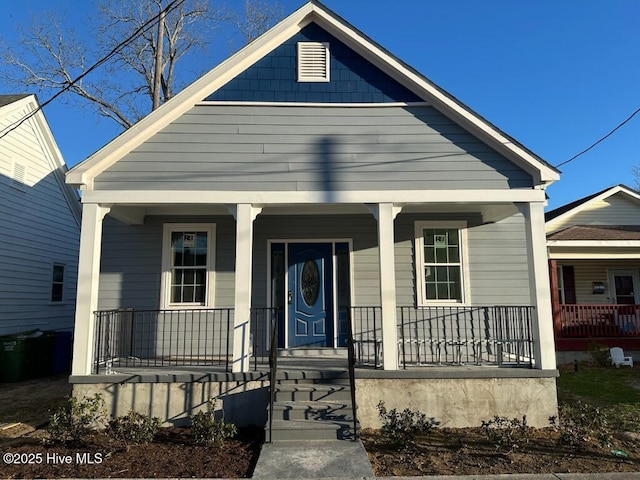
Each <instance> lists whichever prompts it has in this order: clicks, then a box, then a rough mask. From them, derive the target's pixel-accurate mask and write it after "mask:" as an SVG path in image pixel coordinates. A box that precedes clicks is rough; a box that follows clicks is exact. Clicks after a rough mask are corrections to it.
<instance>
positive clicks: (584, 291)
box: [558, 259, 640, 304]
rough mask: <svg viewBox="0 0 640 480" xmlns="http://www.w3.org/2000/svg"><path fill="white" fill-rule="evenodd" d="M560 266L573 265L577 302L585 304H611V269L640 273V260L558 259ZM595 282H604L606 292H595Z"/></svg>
mask: <svg viewBox="0 0 640 480" xmlns="http://www.w3.org/2000/svg"><path fill="white" fill-rule="evenodd" d="M558 266H572V267H573V271H574V276H575V286H576V302H577V303H579V304H580V303H585V304H609V303H615V301H613V302H612V301H611V297H610V294H611V285H610V284H609V275H608V272H609V271H611V270H626V271H636V272H637V273H638V274H640V260H633V259H625V260H615V259H608V260H558ZM593 282H602V283H604V294H594V293H593Z"/></svg>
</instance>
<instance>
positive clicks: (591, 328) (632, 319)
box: [549, 250, 640, 351]
mask: <svg viewBox="0 0 640 480" xmlns="http://www.w3.org/2000/svg"><path fill="white" fill-rule="evenodd" d="M551 255H552V256H559V254H557V253H554V251H553V250H552V253H551ZM619 255H621V254H619ZM574 256H575V255H573V256H571V255H569V254H566V253H565V254H564V255H563V258H557V259H556V258H552V259H551V260H550V261H549V271H550V273H551V293H552V295H551V302H552V312H553V325H554V334H555V343H556V349H557V350H558V351H588V350H589V347H590V346H591V345H592V344H594V343H597V344H601V345H607V346H609V347H613V346H618V347H622V348H624V349H625V350H639V349H640V303H639V300H640V297H638V294H639V293H640V281H639V280H638V278H639V277H638V268H640V263H639V262H638V260H637V259H636V258H635V257H630V258H624V257H623V258H607V257H606V255H603V254H602V253H599V256H597V255H592V256H588V257H586V258H573V257H574ZM567 257H568V258H567ZM591 257H593V258H591ZM603 257H604V258H603Z"/></svg>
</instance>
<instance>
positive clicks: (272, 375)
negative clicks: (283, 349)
mask: <svg viewBox="0 0 640 480" xmlns="http://www.w3.org/2000/svg"><path fill="white" fill-rule="evenodd" d="M277 374H278V315H277V311H276V312H275V315H274V317H273V318H272V322H271V342H270V344H269V390H270V392H269V393H270V396H269V443H271V442H272V439H273V405H274V403H275V401H276V377H277Z"/></svg>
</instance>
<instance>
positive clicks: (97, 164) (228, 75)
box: [67, 0, 559, 190]
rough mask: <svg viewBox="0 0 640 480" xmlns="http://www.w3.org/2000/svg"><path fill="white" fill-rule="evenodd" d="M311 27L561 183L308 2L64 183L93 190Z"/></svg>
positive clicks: (541, 180) (538, 178) (543, 179)
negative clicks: (103, 176) (98, 180)
mask: <svg viewBox="0 0 640 480" xmlns="http://www.w3.org/2000/svg"><path fill="white" fill-rule="evenodd" d="M310 23H316V24H318V25H319V26H320V27H321V28H323V29H325V30H326V31H327V32H329V33H330V34H332V35H333V36H335V37H336V38H338V39H339V40H340V41H342V42H344V43H345V44H346V45H347V46H348V47H350V48H352V49H353V50H354V51H355V52H357V53H358V54H360V55H362V56H363V57H364V58H365V59H367V60H368V61H369V62H371V63H372V64H373V65H375V66H377V67H378V68H380V69H381V70H382V71H384V72H386V73H387V74H389V75H390V76H391V77H392V78H393V79H395V80H396V81H398V82H399V83H400V84H402V85H404V86H405V87H407V88H408V89H409V90H411V91H413V92H414V93H415V94H416V95H418V96H419V97H420V98H422V99H423V100H424V101H426V102H429V103H431V104H432V105H433V106H434V107H435V108H436V109H437V110H439V111H440V112H441V113H443V114H444V115H445V116H447V117H449V118H450V119H451V120H452V121H454V122H455V123H457V124H459V125H460V126H462V127H463V128H465V129H466V130H468V131H469V132H470V133H472V134H473V135H475V136H476V137H478V138H479V139H480V140H482V141H484V142H485V143H487V144H488V145H490V146H491V147H492V148H494V149H495V150H496V151H497V152H499V153H501V154H502V155H504V156H505V157H506V158H508V159H510V160H511V161H512V162H514V163H515V164H516V165H518V166H520V167H521V168H523V169H524V170H525V171H527V172H528V173H529V174H531V175H532V177H533V179H534V182H535V183H536V184H537V185H539V186H543V185H545V184H550V183H553V182H555V181H556V180H558V179H559V171H558V170H557V169H555V168H554V167H552V166H551V165H549V164H548V163H546V162H544V161H543V160H542V159H540V158H539V157H537V156H536V155H535V154H533V153H532V152H531V151H529V150H528V149H526V148H525V147H524V146H523V145H520V144H519V143H517V142H516V141H514V140H513V139H512V138H510V137H509V136H507V135H506V134H504V133H503V132H501V131H500V130H499V129H498V128H497V127H495V126H494V125H492V124H490V123H489V122H488V121H486V120H485V119H483V118H482V117H481V116H479V115H478V114H476V113H475V112H473V111H472V110H471V109H470V108H469V107H467V106H466V105H464V104H462V103H461V102H459V101H458V100H457V99H455V98H454V97H453V96H450V95H449V94H447V93H446V92H444V91H443V90H442V89H440V88H439V87H438V86H436V85H435V84H434V83H433V82H431V81H430V80H428V79H427V78H426V77H424V76H422V75H421V74H419V73H417V72H416V71H415V70H413V69H412V68H410V67H408V66H407V65H406V64H404V63H403V62H402V61H400V60H399V59H397V58H396V57H394V56H392V55H391V54H390V53H389V52H387V51H386V50H385V49H383V48H382V47H381V46H379V45H378V44H376V43H375V42H373V41H372V40H370V39H369V38H368V37H366V36H365V35H364V34H362V33H361V32H360V31H358V30H357V29H355V28H354V27H353V26H351V25H350V24H349V23H347V22H346V21H345V20H343V19H342V18H340V17H338V16H337V15H336V14H334V13H333V12H331V11H330V10H328V9H327V8H326V7H324V6H322V5H321V4H319V3H316V2H315V1H313V0H312V1H310V2H308V3H306V4H305V5H303V6H302V7H301V8H299V9H298V10H296V11H295V12H294V13H292V14H291V15H289V16H288V17H287V18H285V19H284V20H282V21H281V22H280V23H278V24H277V25H276V26H274V27H273V28H271V29H270V30H269V31H267V32H266V33H264V34H263V35H262V36H260V37H259V38H258V39H256V40H254V41H253V42H251V43H250V44H248V45H247V46H246V47H244V48H243V49H241V50H240V51H238V52H237V53H236V54H234V55H233V56H231V57H230V58H229V59H227V60H226V61H224V62H222V63H221V64H220V65H218V66H217V67H215V68H214V69H213V70H211V71H210V72H209V73H207V74H205V75H204V76H202V77H201V78H200V79H198V80H196V81H195V82H194V83H192V84H191V85H189V86H188V87H187V88H185V89H184V90H183V91H182V92H180V93H179V94H178V95H176V96H175V97H173V98H172V99H171V100H170V101H168V102H167V103H165V104H164V105H162V106H161V107H160V108H158V109H157V110H155V111H154V112H152V113H150V114H149V115H147V116H146V117H145V118H143V119H142V120H141V121H140V122H138V123H137V124H135V125H134V126H132V127H131V128H130V129H129V130H127V131H125V132H124V133H122V134H121V135H120V136H118V137H117V138H115V139H114V140H113V141H112V142H110V143H109V144H107V145H106V146H104V147H103V148H102V149H100V150H99V151H97V152H96V153H94V154H93V155H91V156H90V157H89V158H87V159H86V160H85V161H83V162H82V163H80V164H78V165H76V166H75V167H74V168H73V169H71V170H70V171H69V173H68V174H67V183H70V184H72V185H77V186H82V187H83V189H85V190H92V189H93V179H94V178H95V177H96V176H97V175H99V174H100V173H101V172H103V171H104V170H106V169H107V168H109V167H110V166H112V165H113V164H114V163H115V162H117V161H118V160H119V159H120V158H122V157H123V156H124V155H126V154H127V153H129V152H130V151H131V150H133V149H134V148H136V147H137V146H139V145H140V144H142V143H143V142H144V141H146V140H147V139H149V138H150V137H151V136H153V135H154V134H156V133H157V132H159V131H160V130H161V129H162V128H164V127H165V126H166V125H168V124H169V123H171V122H172V121H174V120H175V119H177V118H178V117H180V116H181V115H182V114H184V113H185V112H186V111H188V110H189V109H191V108H192V107H193V106H194V105H196V104H197V103H199V102H202V101H203V99H205V98H206V97H208V96H209V95H211V94H212V93H213V92H215V91H216V90H218V89H219V88H221V87H222V86H224V85H225V84H226V83H228V82H229V81H231V80H232V79H233V78H235V77H236V76H237V75H239V74H240V73H241V72H243V71H244V70H246V69H247V68H249V67H250V66H251V65H253V64H254V63H256V62H257V61H258V60H260V59H261V58H263V57H264V56H265V55H267V54H268V53H270V52H271V51H273V50H274V49H275V48H276V47H277V46H279V45H281V44H282V43H283V42H285V41H287V40H288V39H289V38H291V37H292V36H293V35H295V34H296V33H298V32H299V31H300V30H301V29H303V28H304V27H305V26H307V25H308V24H310Z"/></svg>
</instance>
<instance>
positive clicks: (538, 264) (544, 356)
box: [518, 202, 556, 370]
mask: <svg viewBox="0 0 640 480" xmlns="http://www.w3.org/2000/svg"><path fill="white" fill-rule="evenodd" d="M518 209H519V210H520V212H521V213H522V215H523V216H524V219H525V225H526V228H525V230H526V235H527V253H528V264H529V287H530V288H529V289H530V292H531V304H532V305H534V306H535V312H534V315H533V325H532V329H533V334H534V341H535V349H534V352H535V356H536V368H538V369H542V370H545V369H554V368H556V350H555V345H554V341H553V315H552V310H551V289H550V286H549V265H548V262H547V241H546V235H545V231H544V205H543V203H542V202H533V203H521V204H518Z"/></svg>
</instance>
